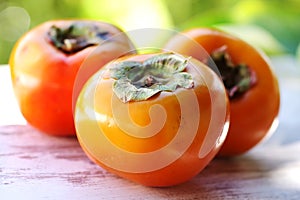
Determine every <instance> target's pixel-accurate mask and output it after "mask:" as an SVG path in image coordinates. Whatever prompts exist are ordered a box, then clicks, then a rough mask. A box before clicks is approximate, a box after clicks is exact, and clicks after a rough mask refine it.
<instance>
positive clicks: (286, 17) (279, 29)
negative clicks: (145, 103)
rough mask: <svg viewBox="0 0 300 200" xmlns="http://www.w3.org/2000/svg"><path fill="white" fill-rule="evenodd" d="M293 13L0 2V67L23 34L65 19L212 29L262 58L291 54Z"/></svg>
mask: <svg viewBox="0 0 300 200" xmlns="http://www.w3.org/2000/svg"><path fill="white" fill-rule="evenodd" d="M299 8H300V1H298V0H285V1H282V0H272V1H271V0H241V1H240V0H210V1H206V0H177V1H176V0H175V1H174V0H40V1H37V0H0V64H6V63H8V59H9V55H10V52H11V49H12V47H13V45H14V44H15V42H16V41H17V39H18V38H20V36H21V35H22V34H24V33H25V32H26V31H28V30H29V29H31V28H32V27H35V26H36V25H38V24H40V23H42V22H45V21H48V20H53V19H66V18H74V19H75V18H85V19H95V20H103V21H107V22H110V23H114V24H116V25H118V26H120V27H121V28H122V29H124V30H125V31H126V30H128V29H133V28H141V27H144V28H146V27H147V26H156V27H160V28H173V29H176V30H184V29H189V28H193V27H201V26H214V27H219V28H221V29H224V30H226V31H229V32H232V33H233V34H236V35H237V36H240V37H242V38H244V39H246V40H249V42H251V43H253V44H254V45H257V46H259V47H261V48H262V49H263V50H265V51H266V52H267V53H268V54H274V53H277V54H278V53H290V54H297V52H296V51H297V49H298V51H299V49H300V48H299V43H300V37H299V36H300V20H299V16H300V9H299ZM139 20H140V21H139ZM148 20H150V21H148ZM298 53H299V52H298Z"/></svg>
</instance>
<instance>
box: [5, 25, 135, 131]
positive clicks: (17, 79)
mask: <svg viewBox="0 0 300 200" xmlns="http://www.w3.org/2000/svg"><path fill="white" fill-rule="evenodd" d="M121 33H122V31H121V30H120V29H119V28H117V27H116V26H114V25H112V24H108V23H105V22H100V21H88V20H58V21H48V22H45V23H43V24H41V25H39V26H37V27H35V28H33V29H32V30H30V31H29V32H27V33H26V34H25V35H24V36H23V37H22V38H20V39H19V41H18V42H17V43H16V44H15V47H14V49H13V51H12V53H11V56H10V62H9V64H10V68H11V78H12V83H13V88H14V92H15V95H16V97H17V100H18V103H19V106H20V110H21V112H22V114H23V116H24V118H25V119H26V120H27V121H28V123H29V124H30V125H32V126H34V127H35V128H37V129H39V130H41V131H43V132H45V133H48V134H51V135H58V136H75V127H74V120H73V106H72V105H73V104H74V102H76V98H77V95H78V93H79V91H80V89H81V87H82V86H83V84H84V83H85V81H86V80H87V79H88V78H89V77H90V76H91V75H92V74H93V73H94V72H96V71H97V70H98V69H100V68H101V67H102V66H103V65H104V64H106V63H107V62H109V61H110V60H112V59H115V58H117V57H119V56H121V55H123V54H124V53H126V52H129V51H130V50H132V48H133V45H132V43H131V42H130V40H129V39H128V38H127V37H126V35H122V37H117V39H116V40H113V41H112V40H110V39H111V38H113V37H114V36H116V35H119V34H121ZM87 57H89V59H88V60H87V62H84V60H85V59H86V58H87ZM83 63H84V67H85V69H80V67H81V65H82V64H83ZM79 70H80V74H78V71H79ZM78 77H79V80H76V78H78ZM75 81H77V82H76V83H77V84H76V88H74V90H73V86H74V84H75ZM73 91H74V92H75V94H73Z"/></svg>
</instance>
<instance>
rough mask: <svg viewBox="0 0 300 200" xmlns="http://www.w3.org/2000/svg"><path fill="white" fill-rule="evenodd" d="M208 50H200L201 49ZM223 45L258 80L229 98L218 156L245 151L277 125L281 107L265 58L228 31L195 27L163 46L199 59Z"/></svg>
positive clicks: (274, 82) (236, 62) (278, 94)
mask: <svg viewBox="0 0 300 200" xmlns="http://www.w3.org/2000/svg"><path fill="white" fill-rule="evenodd" d="M195 44H198V45H200V46H201V47H202V48H203V50H205V51H206V52H207V53H208V54H203V53H202V54H201V55H200V54H199V51H200V52H202V49H201V48H199V46H198V47H197V45H195ZM223 45H226V47H227V51H228V53H229V55H230V56H231V58H232V61H233V63H235V64H238V63H244V64H246V65H248V67H250V68H251V69H252V70H253V71H254V72H255V74H256V77H257V82H256V84H255V85H254V86H253V87H252V88H250V90H248V91H247V92H246V93H244V94H243V95H242V96H240V97H237V98H235V99H231V100H230V127H229V132H228V135H227V138H226V140H225V143H224V145H223V146H222V148H221V150H220V152H219V155H220V156H236V155H240V154H243V153H245V152H247V151H248V150H250V149H252V148H253V147H254V146H256V145H257V144H258V143H260V142H261V141H262V140H263V139H264V138H266V136H267V135H270V134H272V132H273V131H274V129H275V128H276V125H277V116H278V112H279V107H280V93H279V87H278V81H277V78H276V76H275V74H274V73H273V71H272V69H271V66H270V61H269V60H268V58H267V57H266V56H265V55H264V54H263V52H260V51H259V50H257V49H255V48H254V47H252V46H251V45H249V44H248V43H246V42H244V41H243V40H241V39H238V38H236V37H234V36H232V35H230V34H228V33H225V32H222V31H220V30H217V29H211V28H195V29H191V30H187V31H185V32H182V35H181V36H175V37H174V38H172V39H171V40H170V41H169V42H168V43H167V44H166V46H165V48H166V49H167V50H172V51H175V52H177V53H181V54H184V55H190V56H193V57H194V58H196V59H199V60H205V59H207V56H208V55H210V54H211V53H212V52H213V51H214V50H215V49H217V48H219V47H221V46H223Z"/></svg>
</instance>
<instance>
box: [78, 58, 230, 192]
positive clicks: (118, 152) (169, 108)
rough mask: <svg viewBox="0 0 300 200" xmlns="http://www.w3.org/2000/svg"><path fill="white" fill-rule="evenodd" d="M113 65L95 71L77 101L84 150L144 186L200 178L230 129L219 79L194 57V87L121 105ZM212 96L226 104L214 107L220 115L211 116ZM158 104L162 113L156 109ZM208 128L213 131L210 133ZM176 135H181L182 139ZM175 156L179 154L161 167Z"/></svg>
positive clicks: (114, 170) (161, 185)
mask: <svg viewBox="0 0 300 200" xmlns="http://www.w3.org/2000/svg"><path fill="white" fill-rule="evenodd" d="M152 55H155V54H143V55H133V56H125V57H123V58H120V59H118V60H116V61H114V62H122V61H139V62H141V61H144V60H145V59H146V58H149V57H150V56H152ZM114 62H111V63H108V64H107V65H106V66H105V67H104V68H103V69H101V70H100V71H99V72H97V73H96V74H95V75H94V76H93V77H92V78H91V79H90V80H89V81H88V82H87V84H86V85H85V86H84V88H83V90H82V92H81V93H80V96H79V98H78V101H77V105H76V110H75V125H76V130H77V137H78V140H79V142H80V144H81V146H82V148H83V150H84V151H85V152H86V154H87V155H88V156H89V157H90V159H91V160H93V161H94V162H95V163H97V164H98V165H100V166H101V167H103V168H105V169H106V170H108V171H110V172H112V173H114V174H117V175H119V176H121V177H124V178H126V179H129V180H131V181H134V182H137V183H140V184H142V185H146V186H153V187H165V186H172V185H177V184H180V183H183V182H185V181H188V180H189V179H191V178H192V177H194V176H195V175H197V174H198V173H199V172H200V171H201V170H203V169H204V168H205V167H206V166H207V165H208V163H209V162H210V161H211V160H212V159H213V158H214V156H215V155H216V154H217V152H218V151H219V149H220V147H221V145H222V144H223V141H224V138H225V136H226V133H227V130H228V129H227V128H226V127H228V123H229V122H228V121H229V101H228V99H227V95H226V92H225V89H224V87H223V84H222V82H221V80H220V79H219V78H218V77H217V76H216V75H215V74H214V73H213V72H212V71H211V70H210V69H209V68H208V67H206V66H204V65H203V64H202V63H200V62H198V61H196V60H195V59H190V64H189V65H188V67H187V69H186V70H187V72H190V73H191V74H192V75H193V77H194V80H195V85H194V89H191V90H189V89H178V90H176V91H175V92H161V93H160V94H157V95H156V96H153V97H151V98H150V99H147V100H143V101H133V102H128V103H123V102H122V101H120V100H119V99H118V98H117V97H116V95H115V94H114V93H113V91H112V85H113V83H114V81H115V80H114V79H112V78H110V75H109V72H108V70H107V69H109V68H110V67H111V66H112V65H113V63H114ZM191 64H193V65H194V66H196V68H193V67H191ZM195 69H197V70H195ZM198 73H201V75H202V76H199V74H198ZM204 79H205V81H204ZM190 92H191V93H192V94H193V95H194V96H193V95H192V96H191V93H190ZM211 98H215V99H217V100H218V101H220V102H222V103H223V107H222V106H220V107H214V112H215V114H216V113H218V114H219V116H218V117H216V115H214V116H212V107H213V106H215V104H214V105H212V101H213V100H212V99H211ZM179 99H181V100H179ZM215 99H214V100H215ZM195 100H196V104H195ZM217 100H216V101H217ZM157 105H159V107H160V109H156V108H155V106H157ZM184 105H185V106H186V107H184ZM161 109H163V110H161ZM185 109H186V110H187V111H186V112H188V114H186V113H185V112H184V110H185ZM197 110H198V111H199V112H200V113H199V112H197ZM221 113H223V115H222V114H221ZM163 116H166V119H164V117H163ZM199 117H200V118H199ZM214 117H216V118H218V119H216V118H214ZM128 120H129V122H130V123H128ZM164 120H165V121H164ZM214 120H216V121H218V123H217V124H216V122H215V121H214ZM161 122H164V123H163V124H162V123H161ZM211 123H213V124H211ZM132 124H135V126H133V127H131V125H132ZM147 126H148V128H149V126H150V127H151V128H150V129H147ZM210 126H212V127H210ZM128 127H129V128H128ZM144 127H146V129H144ZM193 127H194V128H193ZM195 127H196V129H195ZM209 127H210V128H213V130H212V131H210V132H209V131H208V129H209ZM125 129H126V130H127V132H126V130H125ZM179 129H181V131H182V133H180V134H179V132H178V130H179ZM128 130H131V132H130V133H129V131H128ZM157 130H159V131H157ZM156 131H157V132H156ZM152 133H155V134H153V135H152V136H151V137H150V136H149V134H152ZM133 134H136V135H135V136H133ZM193 134H194V136H193ZM147 135H148V136H149V137H146V136H147ZM178 135H180V137H182V138H181V139H180V140H179V141H178V138H177V139H176V137H177V136H178ZM144 136H145V137H144ZM174 140H176V141H177V144H176V145H175V146H174V147H173V148H171V147H170V148H168V149H167V151H164V153H163V152H162V151H163V150H162V149H163V148H164V147H165V146H166V145H168V144H170V143H172V142H174ZM189 140H191V141H190V143H189V142H187V141H189ZM185 143H188V145H187V146H186V149H185V150H184V151H182V152H179V151H178V149H176V148H178V146H181V145H183V144H185ZM200 152H201V153H200ZM152 153H153V154H156V153H157V154H156V155H157V156H154V157H153V156H152ZM174 155H179V156H178V158H177V159H175V160H174V161H173V162H170V163H168V164H165V165H163V163H164V161H165V160H167V159H169V158H170V157H172V156H174ZM148 156H149V157H148ZM132 157H133V158H132ZM145 157H146V159H145ZM160 165H162V166H160ZM132 169H136V171H134V170H132Z"/></svg>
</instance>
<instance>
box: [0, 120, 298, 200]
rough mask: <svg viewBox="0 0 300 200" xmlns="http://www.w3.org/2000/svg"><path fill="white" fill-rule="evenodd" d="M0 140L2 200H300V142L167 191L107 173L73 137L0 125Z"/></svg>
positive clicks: (224, 164)
mask: <svg viewBox="0 0 300 200" xmlns="http://www.w3.org/2000/svg"><path fill="white" fill-rule="evenodd" d="M0 141H1V146H0V149H1V151H0V173H1V175H0V194H1V199H299V198H300V157H299V154H300V141H298V142H295V143H292V144H289V145H285V146H281V147H278V146H277V145H272V144H269V145H267V144H264V145H261V146H260V147H257V148H255V149H254V150H253V151H251V152H249V153H248V154H245V155H243V156H240V157H236V158H234V159H215V160H214V161H213V162H211V164H210V165H209V166H208V167H207V168H206V169H205V170H204V171H202V172H201V173H200V174H199V175H198V176H196V177H195V178H193V179H192V180H191V181H189V182H187V183H184V184H182V185H179V186H176V187H170V188H149V187H144V186H141V185H137V184H135V183H132V182H129V181H127V180H124V179H122V178H119V177H116V176H115V175H112V174H110V173H108V172H106V171H105V170H103V169H101V168H100V167H98V166H97V165H95V164H93V163H92V162H91V161H90V160H89V159H88V158H87V157H86V155H85V154H84V153H83V151H82V150H81V148H80V146H79V144H78V142H77V140H76V138H57V137H52V136H48V135H45V134H43V133H40V132H38V131H37V130H35V129H33V128H32V127H30V126H27V125H24V126H1V127H0ZM187 167H188V166H187ZM25 197H26V198H25Z"/></svg>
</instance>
